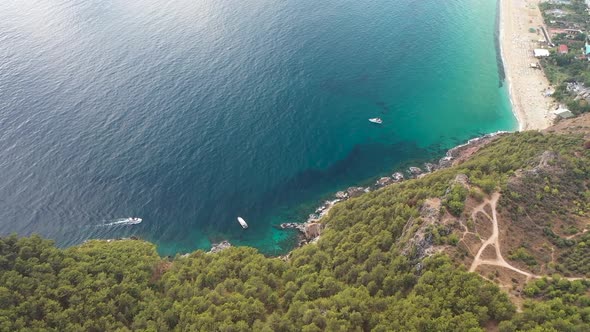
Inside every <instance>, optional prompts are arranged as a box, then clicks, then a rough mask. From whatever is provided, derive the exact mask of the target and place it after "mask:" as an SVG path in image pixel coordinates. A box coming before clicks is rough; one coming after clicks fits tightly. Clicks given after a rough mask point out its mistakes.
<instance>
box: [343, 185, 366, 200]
mask: <svg viewBox="0 0 590 332" xmlns="http://www.w3.org/2000/svg"><path fill="white" fill-rule="evenodd" d="M346 192H347V193H348V197H351V198H352V197H357V196H360V195H362V194H363V193H364V192H365V188H363V187H350V188H348V189H346Z"/></svg>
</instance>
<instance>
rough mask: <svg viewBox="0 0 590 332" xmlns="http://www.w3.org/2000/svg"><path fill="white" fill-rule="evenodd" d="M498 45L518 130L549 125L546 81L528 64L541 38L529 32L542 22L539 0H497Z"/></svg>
mask: <svg viewBox="0 0 590 332" xmlns="http://www.w3.org/2000/svg"><path fill="white" fill-rule="evenodd" d="M500 2H501V4H500V8H501V9H500V44H501V49H502V59H503V62H504V69H505V71H506V81H507V83H508V87H509V90H510V99H511V101H512V108H513V111H514V114H515V115H516V117H517V119H518V122H519V129H520V130H529V129H544V128H547V127H548V126H549V125H550V124H551V118H552V117H551V115H550V113H549V112H550V111H551V109H552V107H553V105H554V101H553V99H552V98H550V97H545V96H544V95H543V92H544V91H545V89H547V87H549V82H548V81H547V78H546V77H545V75H544V74H543V71H542V70H539V69H534V68H531V67H530V64H531V63H537V62H538V61H537V60H536V59H535V58H534V57H533V49H535V48H539V47H538V43H537V41H538V40H539V39H540V38H541V37H542V35H538V34H537V32H536V31H535V32H533V33H531V32H529V29H530V28H535V30H536V29H537V28H538V27H539V26H540V25H543V19H542V17H541V12H540V10H539V8H538V3H539V0H500Z"/></svg>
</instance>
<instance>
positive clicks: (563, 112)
mask: <svg viewBox="0 0 590 332" xmlns="http://www.w3.org/2000/svg"><path fill="white" fill-rule="evenodd" d="M551 113H553V114H555V115H556V116H558V117H560V118H562V119H569V118H573V117H574V113H572V111H570V110H568V109H567V108H562V106H560V107H559V108H558V109H556V110H555V111H553V112H551Z"/></svg>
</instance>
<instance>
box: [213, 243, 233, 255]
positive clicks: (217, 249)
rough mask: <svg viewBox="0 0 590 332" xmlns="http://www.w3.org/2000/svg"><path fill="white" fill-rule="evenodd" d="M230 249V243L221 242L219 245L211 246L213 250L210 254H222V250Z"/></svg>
mask: <svg viewBox="0 0 590 332" xmlns="http://www.w3.org/2000/svg"><path fill="white" fill-rule="evenodd" d="M229 247H231V243H229V241H221V242H219V243H214V244H213V245H212V246H211V250H209V253H211V254H214V253H216V252H220V251H222V250H225V249H227V248H229Z"/></svg>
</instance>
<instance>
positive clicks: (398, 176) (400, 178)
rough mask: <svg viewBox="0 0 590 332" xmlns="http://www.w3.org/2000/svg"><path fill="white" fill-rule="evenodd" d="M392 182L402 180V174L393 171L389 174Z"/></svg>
mask: <svg viewBox="0 0 590 332" xmlns="http://www.w3.org/2000/svg"><path fill="white" fill-rule="evenodd" d="M391 177H392V178H393V181H394V182H401V181H403V180H404V174H403V173H402V172H395V173H393V174H392V175H391Z"/></svg>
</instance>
